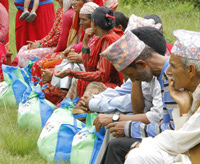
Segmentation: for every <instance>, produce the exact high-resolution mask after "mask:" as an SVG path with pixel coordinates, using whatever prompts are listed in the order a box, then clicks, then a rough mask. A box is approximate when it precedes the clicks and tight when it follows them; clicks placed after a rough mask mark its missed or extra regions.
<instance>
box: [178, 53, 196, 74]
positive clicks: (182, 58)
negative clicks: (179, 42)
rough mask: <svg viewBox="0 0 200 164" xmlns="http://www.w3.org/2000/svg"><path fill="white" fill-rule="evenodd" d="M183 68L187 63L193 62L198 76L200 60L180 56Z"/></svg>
mask: <svg viewBox="0 0 200 164" xmlns="http://www.w3.org/2000/svg"><path fill="white" fill-rule="evenodd" d="M180 59H181V62H182V65H183V68H184V69H186V68H187V67H188V66H189V65H191V64H193V65H194V66H195V68H196V71H197V73H198V75H199V76H200V60H196V59H188V58H185V57H180Z"/></svg>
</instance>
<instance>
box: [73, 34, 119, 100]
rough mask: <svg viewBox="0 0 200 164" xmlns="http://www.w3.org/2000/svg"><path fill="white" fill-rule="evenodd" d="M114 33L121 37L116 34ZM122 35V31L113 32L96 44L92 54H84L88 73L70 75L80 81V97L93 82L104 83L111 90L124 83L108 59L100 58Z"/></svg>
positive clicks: (76, 72)
mask: <svg viewBox="0 0 200 164" xmlns="http://www.w3.org/2000/svg"><path fill="white" fill-rule="evenodd" d="M114 31H116V32H117V33H119V34H120V35H118V34H116V33H115V32H114ZM122 34H123V32H121V31H120V30H113V31H111V32H110V33H109V34H108V35H106V36H104V37H102V38H100V39H98V40H97V41H96V42H95V44H94V46H93V48H92V50H91V54H84V53H82V57H83V64H84V66H85V69H86V72H82V71H75V70H71V73H70V75H72V76H74V77H75V78H77V79H79V80H78V88H77V90H78V95H79V96H80V97H81V96H83V94H84V92H85V89H86V87H87V85H88V84H89V82H91V81H99V82H103V83H104V84H105V85H106V86H107V87H111V88H115V87H116V86H117V85H121V84H122V83H123V75H122V74H121V73H118V72H117V70H116V69H115V68H114V66H113V65H112V64H111V63H110V62H109V61H108V60H107V59H105V58H103V57H101V56H99V53H100V52H102V51H104V50H105V49H106V48H107V47H108V46H109V45H110V44H112V43H113V42H115V41H116V40H118V39H119V38H120V36H121V35H122ZM91 61H93V62H91ZM88 63H89V64H88ZM95 63H96V65H95Z"/></svg>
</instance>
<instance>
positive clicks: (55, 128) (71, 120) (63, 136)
mask: <svg viewBox="0 0 200 164" xmlns="http://www.w3.org/2000/svg"><path fill="white" fill-rule="evenodd" d="M77 101H78V99H74V100H73V101H71V100H70V99H64V100H63V101H62V103H61V106H60V108H58V109H56V110H55V111H54V112H53V114H52V115H51V117H50V118H49V119H48V121H47V123H46V125H45V126H44V128H43V130H42V132H41V134H40V137H39V139H38V142H37V145H38V150H39V153H40V155H41V156H42V157H43V158H44V159H45V160H46V161H49V162H54V161H56V162H65V161H69V160H70V153H71V145H72V140H73V137H74V135H75V134H76V133H77V132H78V131H79V130H80V129H81V128H83V127H85V124H84V123H82V122H81V121H79V120H77V119H76V118H77V117H83V116H82V115H80V116H74V115H72V113H71V111H72V109H73V108H74V107H75V105H76V103H77Z"/></svg>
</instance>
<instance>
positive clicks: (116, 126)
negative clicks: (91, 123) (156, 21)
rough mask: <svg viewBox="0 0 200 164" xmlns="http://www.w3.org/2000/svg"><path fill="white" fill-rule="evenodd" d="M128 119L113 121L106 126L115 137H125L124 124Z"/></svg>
mask: <svg viewBox="0 0 200 164" xmlns="http://www.w3.org/2000/svg"><path fill="white" fill-rule="evenodd" d="M125 123H126V121H120V122H113V123H110V124H108V125H107V126H106V128H107V129H109V132H110V133H112V135H113V136H114V137H123V136H124V124H125Z"/></svg>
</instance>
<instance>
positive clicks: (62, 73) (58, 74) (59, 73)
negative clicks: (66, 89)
mask: <svg viewBox="0 0 200 164" xmlns="http://www.w3.org/2000/svg"><path fill="white" fill-rule="evenodd" d="M70 71H71V70H70V69H69V68H68V69H65V70H62V71H61V70H57V71H55V72H54V75H55V76H56V77H59V78H64V77H66V76H68V75H69V74H70Z"/></svg>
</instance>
